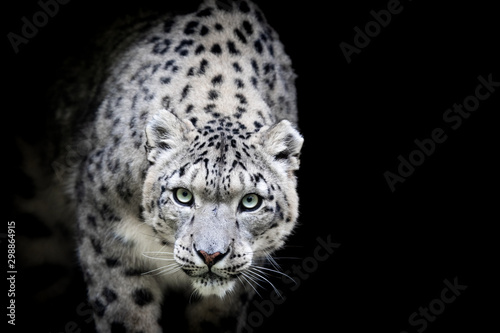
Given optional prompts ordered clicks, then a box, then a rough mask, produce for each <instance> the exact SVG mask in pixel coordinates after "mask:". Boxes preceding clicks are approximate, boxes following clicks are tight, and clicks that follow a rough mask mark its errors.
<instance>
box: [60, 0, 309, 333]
mask: <svg viewBox="0 0 500 333" xmlns="http://www.w3.org/2000/svg"><path fill="white" fill-rule="evenodd" d="M101 45H102V47H101V49H102V50H104V52H102V53H101V55H100V56H99V57H100V58H95V59H94V60H96V59H98V61H96V62H97V63H98V64H99V65H96V64H95V63H94V64H92V65H91V66H90V67H88V68H87V73H86V74H87V76H85V77H86V79H85V80H86V81H85V80H83V79H78V80H77V83H76V85H75V86H74V88H71V87H70V88H65V89H66V90H68V89H69V91H71V92H72V93H71V94H70V97H69V98H67V99H66V100H65V101H63V102H61V107H59V108H58V111H57V119H58V121H59V123H61V124H66V125H67V127H68V128H73V129H75V130H74V133H78V134H77V135H75V134H74V133H72V131H67V133H65V135H63V137H68V138H69V139H68V140H70V141H69V142H71V145H73V146H74V147H84V148H85V149H80V150H79V152H81V154H80V159H79V160H78V163H73V164H72V165H71V168H70V172H69V173H68V174H67V175H66V176H67V177H65V187H66V188H67V189H68V192H69V195H70V198H71V202H72V203H73V205H74V207H75V208H74V210H75V215H76V220H77V226H78V227H77V229H78V230H77V243H78V257H79V260H80V264H81V267H82V270H83V272H84V276H85V279H86V283H87V285H88V298H89V302H90V303H91V304H92V306H93V309H94V317H95V322H96V326H97V329H98V331H99V332H115V331H120V332H122V331H126V332H161V331H162V328H161V327H160V325H159V320H160V318H161V317H162V316H164V317H167V318H166V320H167V321H170V320H172V321H176V320H178V318H168V316H169V314H168V313H163V314H162V310H161V304H162V303H167V302H169V300H168V298H165V299H164V295H165V293H168V292H169V291H171V290H176V291H179V292H181V293H185V295H186V297H191V302H190V304H189V305H188V308H187V309H186V316H187V319H188V323H189V325H190V330H191V331H193V332H201V331H203V330H204V327H207V325H209V326H212V327H219V329H220V331H224V330H227V331H228V332H234V331H236V329H237V328H239V329H241V327H242V325H243V323H244V321H245V320H244V309H245V306H246V302H247V301H248V299H250V296H251V294H252V289H253V286H251V285H250V284H251V281H250V280H249V276H251V275H249V274H252V273H251V272H252V267H255V266H257V265H260V264H261V263H262V262H263V260H262V259H265V258H266V255H268V254H269V253H272V252H273V251H275V250H276V249H278V248H280V247H281V246H282V245H283V244H284V242H285V240H286V238H287V236H288V235H290V233H291V232H292V230H293V228H294V225H295V223H296V220H297V216H298V196H297V192H296V179H295V175H294V171H296V170H297V169H298V168H299V153H300V150H301V146H302V142H303V139H302V137H301V135H300V134H299V133H298V131H297V130H296V129H295V127H296V122H297V110H296V98H295V87H294V79H295V75H294V73H293V71H292V68H291V62H290V59H289V57H288V56H287V55H286V54H285V52H284V49H283V45H282V44H281V43H280V42H279V39H278V35H277V34H276V32H275V31H274V30H273V29H272V28H271V27H270V26H269V25H268V24H267V22H266V20H265V18H264V16H263V14H262V13H261V11H260V10H259V9H258V8H257V7H256V6H255V5H254V4H252V3H251V2H248V1H238V2H234V3H233V4H232V5H226V6H221V5H220V4H218V3H217V2H216V1H211V0H207V1H205V2H204V3H202V4H201V5H200V7H199V9H198V11H196V12H194V13H192V14H188V15H179V16H175V17H172V16H164V17H156V18H151V17H148V18H147V20H146V19H143V20H142V21H141V20H140V21H139V22H136V23H132V22H129V21H127V22H125V23H122V24H121V25H118V26H117V27H116V29H115V30H114V32H111V33H108V34H106V35H105V37H104V39H103V41H102V42H101ZM76 76H78V75H76ZM83 76H84V75H83V74H82V77H83ZM78 82H84V83H78ZM78 84H81V85H80V86H78ZM83 87H85V89H83ZM71 89H72V90H71ZM71 126H73V127H71ZM76 129H77V130H76ZM63 132H64V131H63ZM62 158H63V157H62ZM61 163H62V162H61ZM178 189H185V190H187V191H186V192H185V193H186V194H189V193H190V194H192V199H191V201H190V202H189V204H185V203H182V202H180V201H179V199H176V192H177V191H178ZM248 194H256V195H257V197H255V198H259V202H258V205H257V206H256V207H257V208H256V209H246V208H245V207H244V206H242V199H243V198H244V197H245V196H246V195H248ZM253 274H255V271H254V273H253ZM238 318H239V319H238ZM228 323H229V324H228ZM228 325H229V326H230V327H226V326H228ZM165 330H166V329H165Z"/></svg>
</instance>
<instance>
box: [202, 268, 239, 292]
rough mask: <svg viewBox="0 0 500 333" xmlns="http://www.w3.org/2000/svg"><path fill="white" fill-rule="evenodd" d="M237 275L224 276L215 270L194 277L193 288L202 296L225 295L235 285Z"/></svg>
mask: <svg viewBox="0 0 500 333" xmlns="http://www.w3.org/2000/svg"><path fill="white" fill-rule="evenodd" d="M235 280H236V277H233V276H230V277H222V276H220V275H217V274H215V273H213V272H207V273H205V274H203V275H199V276H196V277H192V285H193V288H194V289H195V290H196V291H197V292H198V293H199V294H200V295H202V296H211V295H216V296H219V297H224V296H225V295H226V294H227V293H228V292H230V291H231V290H232V289H233V288H234V285H235V283H236V282H235Z"/></svg>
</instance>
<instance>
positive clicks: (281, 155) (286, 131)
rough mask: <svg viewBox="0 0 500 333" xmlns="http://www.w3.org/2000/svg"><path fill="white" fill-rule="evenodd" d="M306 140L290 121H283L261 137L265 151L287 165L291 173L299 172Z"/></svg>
mask: <svg viewBox="0 0 500 333" xmlns="http://www.w3.org/2000/svg"><path fill="white" fill-rule="evenodd" d="M303 142H304V139H303V138H302V136H301V135H300V133H299V132H298V131H297V130H296V129H295V128H294V127H293V126H292V124H291V123H290V122H289V121H288V120H282V121H280V122H279V123H276V124H274V125H273V126H271V127H270V128H268V129H267V131H265V132H264V133H263V135H262V136H261V143H262V146H263V147H264V150H265V151H266V152H267V153H268V154H270V155H271V156H274V159H275V160H277V161H283V162H284V163H286V166H287V169H288V170H290V171H293V170H298V169H299V165H300V160H299V155H300V150H301V148H302V143H303Z"/></svg>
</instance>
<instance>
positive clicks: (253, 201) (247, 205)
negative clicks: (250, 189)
mask: <svg viewBox="0 0 500 333" xmlns="http://www.w3.org/2000/svg"><path fill="white" fill-rule="evenodd" d="M261 204H262V198H261V197H260V196H258V195H257V194H254V193H251V194H247V195H245V196H244V197H243V199H241V209H242V210H246V211H252V210H256V209H257V208H259V207H260V205H261Z"/></svg>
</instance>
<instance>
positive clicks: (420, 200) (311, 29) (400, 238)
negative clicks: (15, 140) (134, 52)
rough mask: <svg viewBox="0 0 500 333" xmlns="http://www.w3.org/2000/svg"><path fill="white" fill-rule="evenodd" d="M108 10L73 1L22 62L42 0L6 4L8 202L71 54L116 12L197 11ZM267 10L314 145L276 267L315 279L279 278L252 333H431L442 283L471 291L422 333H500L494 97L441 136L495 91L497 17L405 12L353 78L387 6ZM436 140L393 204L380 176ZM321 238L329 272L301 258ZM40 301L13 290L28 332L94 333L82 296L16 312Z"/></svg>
mask: <svg viewBox="0 0 500 333" xmlns="http://www.w3.org/2000/svg"><path fill="white" fill-rule="evenodd" d="M111 3H112V2H111V1H108V2H106V4H105V5H104V2H102V1H101V2H98V1H79V0H73V1H71V2H70V3H69V4H67V5H63V6H61V7H60V8H59V12H58V14H57V15H56V16H55V17H53V18H51V19H50V20H49V22H48V24H47V25H46V26H44V27H42V28H40V31H39V32H38V34H37V35H36V36H35V37H34V38H32V39H31V40H30V41H29V43H28V44H26V45H21V46H20V50H19V52H18V53H17V54H15V53H14V52H13V49H12V47H11V45H10V44H9V42H8V39H7V37H6V35H7V33H8V32H11V31H12V32H15V33H18V34H19V33H20V29H21V25H22V22H21V17H23V16H27V17H31V15H33V13H35V12H36V11H39V10H40V9H39V6H38V5H37V3H36V1H34V0H30V1H18V2H16V3H13V2H12V1H10V2H8V3H4V4H3V6H2V16H3V20H2V21H3V22H4V24H5V26H4V28H3V35H4V36H5V37H4V38H3V47H4V48H3V51H2V52H3V53H2V54H3V59H4V60H3V63H4V66H5V70H4V73H5V75H4V86H3V87H4V89H3V91H5V90H6V95H5V96H4V98H3V99H2V100H3V101H4V105H5V106H4V108H3V112H4V113H3V117H4V118H3V119H4V121H3V133H4V135H5V141H6V148H7V150H6V154H7V155H4V156H7V157H6V159H5V160H4V163H5V164H7V170H8V171H9V172H8V174H7V177H6V179H5V182H6V184H7V186H6V187H5V188H4V191H5V192H6V195H7V196H9V195H10V194H12V193H14V192H15V191H16V190H17V187H19V186H22V184H21V183H19V182H17V181H16V177H15V173H14V172H15V170H13V169H14V168H9V166H12V165H14V164H15V163H13V162H12V161H13V160H15V154H14V153H15V152H14V151H13V150H12V149H11V148H10V147H11V145H12V137H13V135H14V134H15V133H16V132H17V133H23V134H29V135H30V136H31V137H33V138H35V139H36V137H37V136H38V135H43V134H42V133H40V128H41V126H40V124H41V121H43V119H44V115H45V112H46V111H45V109H44V106H43V92H44V88H46V86H47V84H48V82H50V79H51V77H52V76H53V73H54V69H55V68H56V67H57V65H58V64H60V62H61V61H62V59H64V55H65V53H66V51H67V50H68V49H69V50H78V47H80V45H81V41H82V40H84V38H85V36H88V35H89V31H92V30H93V29H94V28H95V27H96V26H99V25H100V24H105V23H106V22H108V21H111V18H113V17H114V16H116V15H119V14H120V13H124V12H133V11H135V10H136V9H137V8H140V7H144V8H152V9H160V10H164V11H174V12H179V13H180V12H183V11H184V10H189V9H194V8H196V4H195V2H193V1H184V2H181V3H180V4H179V3H176V2H174V1H156V2H155V1H149V0H144V1H138V2H137V3H129V2H127V3H122V2H116V3H114V5H110V4H111ZM257 3H258V4H259V6H260V7H261V9H262V11H263V12H264V14H265V16H266V17H267V19H268V21H269V22H270V24H271V25H272V26H273V27H274V28H275V29H276V30H277V32H278V33H279V35H280V37H281V39H282V41H283V43H284V44H285V48H286V50H287V52H288V53H289V55H290V56H291V58H292V61H293V63H294V68H295V70H296V72H297V74H298V79H297V89H298V101H299V115H300V129H301V132H302V133H303V135H304V137H305V143H304V146H303V153H302V160H301V163H302V164H301V170H300V171H299V173H298V176H299V192H300V198H301V206H300V211H301V216H300V226H299V227H298V228H297V229H296V233H295V234H294V236H293V237H291V238H290V241H289V242H288V246H287V247H286V248H285V249H284V250H283V251H280V252H279V253H277V254H276V256H277V257H280V258H281V259H279V260H278V261H279V263H280V264H281V265H282V267H283V270H284V271H287V270H291V267H292V266H293V265H297V266H301V265H304V264H306V265H308V264H309V265H313V264H314V263H315V262H316V263H317V265H313V266H308V269H309V270H310V271H311V272H310V273H308V275H307V276H305V275H303V277H302V278H299V280H300V286H299V287H296V288H294V289H295V290H292V289H291V286H292V285H291V284H289V283H283V282H281V280H280V279H279V278H273V279H272V281H273V282H274V284H275V285H276V287H277V288H279V289H280V290H281V291H282V292H283V295H284V297H285V300H284V302H283V303H282V304H280V305H275V306H274V308H273V309H272V310H269V313H268V315H266V314H267V313H263V312H262V311H260V312H259V310H258V308H253V309H251V311H254V312H255V313H254V317H252V318H253V320H254V321H253V322H252V323H253V324H254V326H259V327H258V328H254V331H255V332H271V331H275V330H276V329H280V331H288V330H297V329H300V330H302V329H307V330H308V331H309V332H318V331H331V332H362V331H377V332H378V331H381V332H382V331H383V332H394V333H400V332H402V331H407V332H408V333H413V332H417V329H418V328H422V326H421V325H418V326H411V325H410V324H409V322H408V318H409V316H410V315H411V314H412V313H413V312H415V311H419V308H420V307H428V306H429V303H431V302H432V301H434V300H435V299H437V298H440V295H441V291H442V289H443V288H444V287H445V284H444V283H443V281H444V280H445V279H448V280H449V281H453V280H454V279H455V278H456V279H457V281H458V283H459V284H461V285H466V286H467V289H466V290H465V291H463V292H462V294H461V295H460V296H459V297H457V298H456V300H455V301H454V302H452V303H451V304H447V305H446V306H445V309H444V312H443V313H442V314H440V315H438V316H437V318H436V319H435V320H434V321H433V322H429V323H428V325H427V327H426V328H425V330H421V332H423V331H425V332H429V333H431V332H465V331H469V332H486V331H489V330H488V329H489V328H493V327H498V306H497V305H498V303H499V298H498V281H499V280H498V275H494V274H495V273H494V268H495V266H498V245H497V244H498V241H497V236H496V235H498V232H496V231H495V229H494V227H495V225H496V224H498V221H499V218H498V206H499V195H498V182H497V180H498V170H499V164H498V161H497V160H498V153H499V149H498V143H499V136H498V132H499V131H498V126H499V125H500V122H499V120H498V116H497V113H498V111H499V105H500V103H499V101H500V97H499V95H500V87H497V88H496V91H495V92H494V93H492V94H491V95H490V97H489V98H488V99H486V100H485V101H482V102H481V103H480V105H479V108H478V109H477V111H475V112H474V113H472V114H471V116H470V117H469V118H468V119H464V121H463V123H462V125H461V126H460V127H459V128H458V129H456V130H452V129H451V128H450V127H449V125H447V124H446V123H445V122H444V121H443V114H444V113H445V111H446V110H447V109H449V108H451V107H453V104H454V103H457V104H461V103H463V101H464V99H465V98H466V97H468V96H470V95H473V94H474V92H475V89H476V86H477V85H478V84H479V81H478V76H480V75H481V76H483V77H484V78H487V77H488V75H490V74H491V75H492V79H493V81H496V82H500V70H499V69H500V66H499V65H498V63H499V59H500V52H499V42H500V40H499V35H500V26H499V19H498V10H497V9H496V7H494V6H493V2H488V1H466V2H447V3H440V4H439V5H437V4H436V3H435V2H432V1H409V0H407V1H401V4H400V6H402V10H401V12H400V13H399V14H397V15H393V16H392V18H391V22H390V23H389V24H388V25H387V26H386V27H384V28H382V29H381V31H380V32H379V33H378V34H377V35H376V36H374V37H372V38H371V40H370V43H369V44H368V45H367V46H366V47H364V48H362V49H361V50H360V52H359V54H353V55H352V59H351V60H352V61H351V62H350V63H348V62H347V61H346V58H345V57H344V55H343V53H342V51H341V49H340V47H339V44H340V43H341V42H346V43H349V44H351V45H353V44H354V42H353V39H354V35H355V31H354V27H356V26H358V27H359V28H360V29H362V30H363V29H364V27H365V24H366V23H368V22H369V21H373V20H374V19H373V17H372V15H371V14H370V11H372V10H374V11H376V12H378V11H380V10H382V9H386V8H387V4H388V1H362V2H360V1H336V2H331V3H329V2H319V1H309V2H307V1H296V2H293V1H273V2H271V1H267V2H266V1H257ZM193 4H194V5H193ZM482 91H484V90H482ZM435 128H442V129H443V130H444V131H445V134H446V135H447V140H446V141H445V142H444V143H442V144H438V145H437V146H436V149H435V151H434V153H433V154H432V155H431V156H429V157H426V159H425V161H424V162H423V164H422V165H420V166H418V167H416V168H415V170H414V172H413V174H412V175H411V176H409V177H408V178H407V179H406V181H405V182H404V183H398V184H396V190H395V191H394V192H391V190H390V188H389V186H388V184H387V182H386V180H385V179H384V176H383V175H384V172H386V171H391V172H394V173H397V168H398V165H399V161H398V156H399V155H402V156H404V157H408V155H409V154H410V153H411V152H412V151H413V150H415V149H416V145H415V144H414V140H415V139H418V140H423V139H428V138H430V136H431V132H432V131H433V130H434V129H435ZM11 169H12V170H11ZM7 203H9V201H7ZM6 211H7V212H10V209H6ZM5 219H6V220H10V219H11V217H10V216H7V217H4V220H5ZM17 222H18V224H21V223H22V221H17ZM318 237H319V238H321V239H323V240H327V239H330V240H331V241H332V242H335V243H338V244H340V246H339V247H338V248H337V249H335V251H334V253H332V254H331V255H330V256H329V257H328V259H327V260H326V261H322V262H318V261H315V260H313V259H306V258H308V257H313V258H314V250H315V249H316V247H317V246H318V245H319V244H320V243H319V242H318V240H317V239H318ZM293 258H295V259H293ZM292 274H293V273H292ZM39 278H40V280H41V281H43V277H42V276H40V277H39ZM30 287H32V286H28V285H23V279H22V277H19V282H18V285H17V290H18V292H19V293H18V300H17V303H18V305H19V307H18V311H17V317H16V319H17V322H18V323H19V324H22V323H29V324H34V325H37V327H38V329H37V331H38V332H53V333H55V332H61V331H64V327H65V325H66V323H67V322H69V321H74V322H76V324H77V325H78V328H81V329H82V331H83V332H87V331H90V330H91V328H92V324H91V323H90V324H89V323H87V322H86V319H88V315H81V314H78V313H77V312H76V308H77V306H78V305H79V304H80V303H82V302H85V296H84V294H85V291H84V289H83V286H82V285H81V284H80V283H79V282H76V283H75V286H74V287H73V288H72V294H70V295H67V297H66V298H65V299H64V300H63V301H61V302H60V303H59V304H58V305H59V306H55V305H52V304H51V305H47V307H44V308H33V307H30V306H29V305H28V304H24V305H23V304H22V302H23V300H24V299H25V298H24V297H23V291H24V292H27V291H28V290H30ZM270 291H271V289H270V288H268V289H267V290H261V291H260V293H261V295H262V298H261V299H259V298H258V299H257V302H260V303H262V302H264V301H265V300H268V299H269V294H270ZM434 303H435V302H434ZM61 304H63V306H62V309H61V307H60V305H61ZM262 304H268V302H267V303H262ZM268 309H269V308H268ZM264 312H265V311H264ZM260 318H262V319H264V320H263V322H262V323H260V322H257V321H256V320H257V319H260ZM4 320H6V319H5V317H4ZM281 329H282V330H281ZM165 331H167V330H166V329H165Z"/></svg>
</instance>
